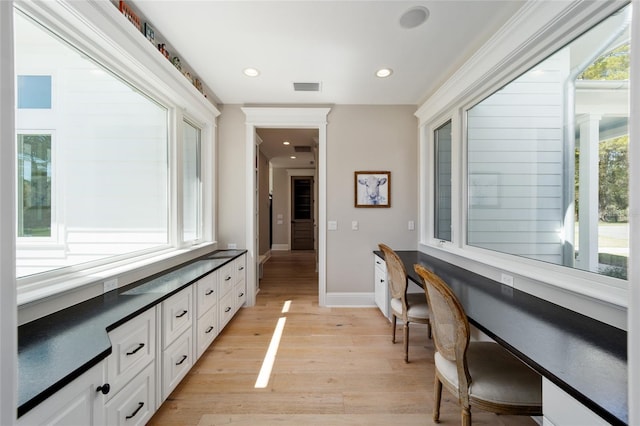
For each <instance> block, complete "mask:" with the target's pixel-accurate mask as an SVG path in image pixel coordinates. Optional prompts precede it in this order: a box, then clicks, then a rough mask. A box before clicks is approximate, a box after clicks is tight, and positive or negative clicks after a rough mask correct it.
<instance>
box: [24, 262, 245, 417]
mask: <svg viewBox="0 0 640 426" xmlns="http://www.w3.org/2000/svg"><path fill="white" fill-rule="evenodd" d="M244 253H246V250H218V251H215V252H213V253H209V254H207V255H205V256H202V257H200V258H197V259H195V260H192V261H190V262H187V263H185V264H183V265H179V266H177V267H175V268H171V269H169V270H167V271H165V272H162V273H160V274H156V275H153V276H151V277H149V278H146V279H144V280H140V281H138V282H136V283H133V284H130V285H127V286H125V287H122V288H119V289H117V290H113V291H110V292H108V293H105V294H103V295H102V296H98V297H94V298H92V299H89V300H87V301H84V302H82V303H79V304H77V305H74V306H71V307H69V308H67V309H64V310H61V311H58V312H56V313H53V314H51V315H48V316H46V317H43V318H39V319H37V320H35V321H32V322H29V323H27V324H24V325H22V326H20V327H18V417H19V416H21V415H23V414H24V413H26V412H27V411H29V410H30V409H32V408H33V407H35V406H36V405H38V404H39V403H41V402H42V401H44V400H45V399H46V398H47V397H49V396H51V395H53V394H54V393H55V392H57V391H58V390H60V389H62V387H64V386H65V385H67V384H68V383H70V382H71V381H72V380H73V379H75V378H76V377H78V376H80V375H81V374H82V373H84V372H85V371H87V370H88V369H89V368H91V367H92V366H94V365H96V364H98V363H99V362H100V361H101V360H103V359H104V358H106V357H107V356H108V355H109V354H110V353H111V342H110V341H109V337H108V336H107V332H108V331H110V330H112V329H114V328H116V327H117V326H119V325H121V324H124V323H125V322H126V321H128V320H130V319H131V318H133V317H135V316H136V315H138V314H140V313H142V312H144V311H145V310H147V309H149V308H151V307H153V306H155V305H157V304H158V303H160V302H162V301H163V300H165V299H167V298H168V297H170V296H172V295H173V294H175V293H177V292H178V291H180V290H182V289H183V288H185V287H187V286H189V285H190V284H193V283H194V282H195V281H197V280H199V279H200V278H202V277H203V276H205V275H207V274H209V273H211V272H212V271H214V270H216V269H218V268H219V267H220V266H222V265H224V264H225V263H228V262H230V261H232V260H233V259H235V258H236V257H238V256H241V255H242V254H244Z"/></svg>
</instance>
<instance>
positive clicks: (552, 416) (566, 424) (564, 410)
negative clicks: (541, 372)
mask: <svg viewBox="0 0 640 426" xmlns="http://www.w3.org/2000/svg"><path fill="white" fill-rule="evenodd" d="M542 412H543V414H544V417H543V420H542V424H543V425H544V426H587V425H588V426H606V425H608V424H609V423H608V422H607V421H605V420H604V419H603V418H602V417H600V416H598V415H597V414H596V413H594V412H593V411H591V410H590V409H588V408H587V407H585V406H584V405H582V404H581V403H580V402H578V401H577V400H576V399H574V398H573V397H572V396H571V395H569V394H568V393H566V392H565V391H563V390H562V389H560V388H559V387H558V386H556V385H555V384H553V383H552V382H551V381H549V380H548V379H547V378H545V377H543V378H542Z"/></svg>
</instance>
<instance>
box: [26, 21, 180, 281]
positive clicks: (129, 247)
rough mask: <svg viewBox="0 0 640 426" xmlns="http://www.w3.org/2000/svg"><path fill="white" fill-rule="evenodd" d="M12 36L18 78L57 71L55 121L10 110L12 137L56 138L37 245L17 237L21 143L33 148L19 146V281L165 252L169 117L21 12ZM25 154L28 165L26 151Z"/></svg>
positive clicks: (47, 113)
mask: <svg viewBox="0 0 640 426" xmlns="http://www.w3.org/2000/svg"><path fill="white" fill-rule="evenodd" d="M15 36H16V39H15V44H16V47H15V55H16V73H17V74H18V75H32V74H34V71H36V70H37V69H39V68H41V67H42V64H46V66H47V68H50V69H54V70H56V78H53V79H52V84H54V86H55V87H54V88H53V90H52V93H53V96H54V97H55V99H54V100H53V103H54V104H56V105H60V108H57V110H56V111H55V114H54V113H53V111H52V110H37V111H36V110H32V109H17V111H16V128H17V129H20V130H19V132H18V133H20V134H27V133H33V134H37V133H39V132H38V131H37V129H48V130H49V131H50V132H51V133H52V134H54V135H55V146H54V147H53V148H54V150H53V151H54V155H53V158H54V160H55V161H54V162H51V157H48V159H47V161H48V168H49V169H48V171H47V176H48V177H49V178H50V179H51V180H50V181H49V183H50V185H49V188H48V189H47V191H48V192H47V194H49V196H50V198H51V199H50V200H49V201H48V205H50V207H51V208H52V210H51V212H50V218H53V219H49V220H50V222H49V223H50V225H49V227H50V230H49V231H41V227H40V226H41V225H42V226H44V221H45V220H46V219H44V218H43V219H42V223H39V224H35V225H37V226H38V228H35V225H34V228H33V229H35V230H36V231H37V232H39V233H40V232H44V233H47V232H48V233H49V234H48V235H50V236H51V238H50V239H49V241H48V242H46V243H43V244H38V245H37V246H36V245H33V244H30V243H32V242H33V239H32V238H31V237H32V236H34V235H35V234H34V233H33V232H31V233H29V232H28V231H27V229H25V222H26V221H27V216H28V213H29V212H30V211H29V210H27V211H25V210H24V209H25V206H26V205H28V204H27V203H28V202H29V201H28V200H24V196H25V195H27V194H26V192H27V189H28V187H27V186H25V185H24V179H25V176H26V173H25V171H24V167H25V165H26V163H25V160H26V157H24V155H25V153H26V151H25V150H26V149H27V148H26V147H25V145H24V143H25V142H29V141H30V140H31V139H30V138H27V139H25V137H24V136H23V137H22V148H21V149H22V152H20V150H19V155H22V156H23V157H22V158H18V163H19V164H21V165H22V166H23V170H22V172H21V179H22V183H21V184H22V188H18V191H17V192H18V194H19V195H21V196H22V197H23V200H22V202H21V203H19V208H22V209H23V210H22V212H18V217H19V220H22V224H21V226H22V230H21V232H22V233H20V232H19V233H18V235H19V238H18V241H17V276H18V277H22V276H25V275H31V274H34V273H39V272H46V271H50V270H53V269H59V268H63V267H67V266H71V265H78V264H82V263H86V262H93V261H99V260H104V259H106V258H110V257H113V256H119V255H128V254H131V253H134V252H140V251H141V250H150V249H154V248H159V247H165V246H166V245H167V244H168V242H169V240H168V235H169V232H168V195H167V191H168V171H167V170H168V157H167V152H168V148H167V143H168V140H167V117H168V114H167V109H166V108H165V107H163V106H161V105H158V104H157V103H156V102H154V101H152V100H151V99H149V98H148V97H146V96H144V95H142V94H141V92H140V91H139V90H136V89H134V88H133V87H131V86H129V85H128V84H125V83H124V82H123V81H122V80H120V79H119V78H116V77H115V76H114V75H113V74H111V73H110V72H109V71H108V70H106V69H103V68H101V67H100V66H98V65H97V64H96V63H94V62H92V61H91V60H90V59H89V58H88V56H87V55H83V54H81V53H79V52H78V51H76V50H74V49H72V48H71V47H69V45H67V44H66V43H64V42H62V41H61V40H60V39H58V38H57V37H54V36H52V35H51V34H50V33H49V32H47V31H45V30H44V29H43V28H42V27H41V26H39V25H37V24H35V23H34V22H33V21H31V20H30V19H28V18H26V17H24V16H23V15H21V14H19V13H16V15H15ZM49 146H50V145H49ZM29 149H31V153H32V154H31V157H32V158H33V157H34V155H33V152H34V151H33V149H34V148H33V146H31V148H29ZM49 151H51V147H50V148H49ZM43 155H44V154H40V153H39V154H38V156H43ZM48 155H51V154H48ZM36 159H37V161H41V160H40V157H37V158H36ZM32 164H33V163H32ZM31 167H33V165H32V166H31ZM32 173H33V172H32ZM39 196H40V197H42V192H41V193H40V195H39ZM28 197H31V195H28ZM43 206H44V204H43ZM42 213H43V216H44V212H42ZM31 220H32V219H31V218H30V217H29V221H31ZM28 223H29V222H27V224H28ZM20 237H25V238H20ZM26 237H30V238H26Z"/></svg>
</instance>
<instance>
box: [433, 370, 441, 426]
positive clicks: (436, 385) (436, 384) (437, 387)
mask: <svg viewBox="0 0 640 426" xmlns="http://www.w3.org/2000/svg"><path fill="white" fill-rule="evenodd" d="M433 396H434V401H433V421H434V422H435V423H440V401H441V400H442V382H441V381H440V379H438V376H435V380H434V381H433Z"/></svg>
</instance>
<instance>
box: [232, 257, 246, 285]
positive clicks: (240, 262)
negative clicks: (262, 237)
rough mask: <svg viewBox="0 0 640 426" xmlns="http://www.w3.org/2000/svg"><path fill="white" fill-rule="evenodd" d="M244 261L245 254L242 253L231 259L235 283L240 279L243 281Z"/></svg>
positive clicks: (244, 273)
mask: <svg viewBox="0 0 640 426" xmlns="http://www.w3.org/2000/svg"><path fill="white" fill-rule="evenodd" d="M246 261H247V256H246V255H244V254H243V255H242V256H240V257H239V258H237V259H236V260H234V261H233V269H234V271H235V274H236V283H239V282H240V281H244V279H245V276H246V274H247V271H246V267H247V266H246Z"/></svg>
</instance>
